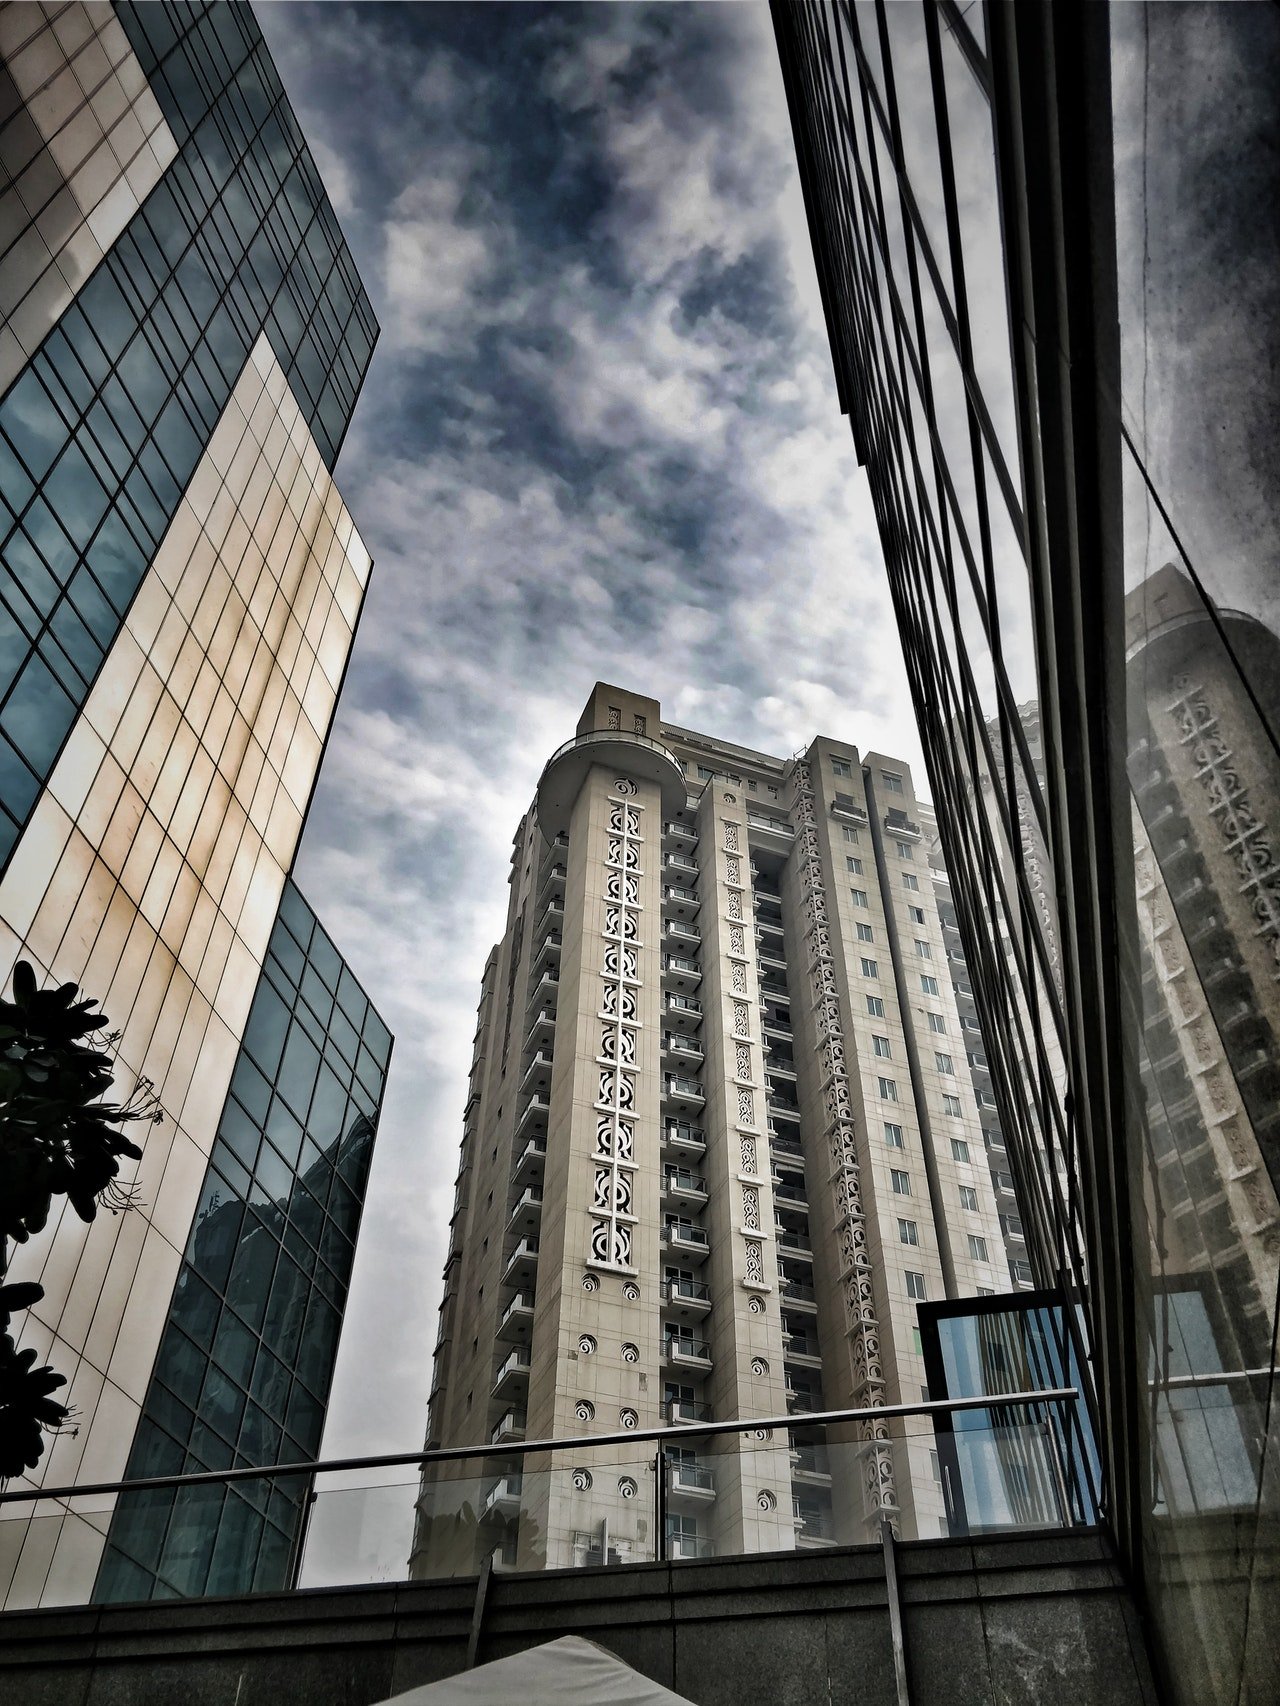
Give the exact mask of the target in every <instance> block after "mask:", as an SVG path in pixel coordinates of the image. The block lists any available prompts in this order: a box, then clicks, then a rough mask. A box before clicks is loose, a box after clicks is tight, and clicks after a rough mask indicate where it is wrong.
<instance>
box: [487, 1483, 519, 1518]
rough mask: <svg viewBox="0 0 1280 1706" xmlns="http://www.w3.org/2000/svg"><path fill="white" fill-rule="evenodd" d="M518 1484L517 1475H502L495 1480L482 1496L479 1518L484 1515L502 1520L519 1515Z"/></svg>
mask: <svg viewBox="0 0 1280 1706" xmlns="http://www.w3.org/2000/svg"><path fill="white" fill-rule="evenodd" d="M520 1485H521V1478H520V1476H519V1475H504V1476H503V1477H502V1478H501V1480H498V1481H495V1482H494V1484H493V1486H492V1487H490V1489H489V1491H488V1492H487V1493H486V1494H485V1496H484V1503H483V1504H482V1505H481V1506H480V1520H481V1521H482V1522H483V1521H484V1519H485V1518H486V1517H500V1518H502V1519H503V1520H504V1521H507V1520H509V1519H510V1518H511V1517H515V1516H519V1515H520Z"/></svg>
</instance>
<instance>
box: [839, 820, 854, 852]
mask: <svg viewBox="0 0 1280 1706" xmlns="http://www.w3.org/2000/svg"><path fill="white" fill-rule="evenodd" d="M840 832H841V834H842V835H843V836H844V838H845V840H846V841H847V842H849V844H850V845H851V846H853V847H856V846H857V845H858V832H857V830H856V829H855V828H854V827H853V825H852V824H851V823H842V824H841V825H840Z"/></svg>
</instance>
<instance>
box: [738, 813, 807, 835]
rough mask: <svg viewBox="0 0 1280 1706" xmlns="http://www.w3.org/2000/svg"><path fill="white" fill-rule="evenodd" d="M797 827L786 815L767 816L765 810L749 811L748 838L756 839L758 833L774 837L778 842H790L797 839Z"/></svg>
mask: <svg viewBox="0 0 1280 1706" xmlns="http://www.w3.org/2000/svg"><path fill="white" fill-rule="evenodd" d="M795 833H796V832H795V827H794V825H793V824H791V823H789V822H788V821H787V819H786V818H785V817H766V816H765V815H764V813H763V812H748V813H747V839H748V840H749V841H751V840H754V839H755V836H756V834H759V835H762V836H766V837H772V838H773V839H774V840H775V841H777V842H789V841H793V840H794V839H795Z"/></svg>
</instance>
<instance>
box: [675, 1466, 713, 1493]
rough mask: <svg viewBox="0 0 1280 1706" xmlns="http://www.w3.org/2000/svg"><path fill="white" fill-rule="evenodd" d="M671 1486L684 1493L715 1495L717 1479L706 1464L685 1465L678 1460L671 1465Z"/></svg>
mask: <svg viewBox="0 0 1280 1706" xmlns="http://www.w3.org/2000/svg"><path fill="white" fill-rule="evenodd" d="M671 1485H672V1486H673V1487H675V1488H677V1489H679V1490H680V1491H682V1492H688V1493H714V1492H715V1490H716V1478H715V1475H714V1474H713V1473H712V1471H711V1470H710V1469H708V1468H707V1466H706V1464H705V1463H685V1462H683V1461H681V1460H679V1459H677V1460H676V1462H674V1463H673V1464H672V1465H671Z"/></svg>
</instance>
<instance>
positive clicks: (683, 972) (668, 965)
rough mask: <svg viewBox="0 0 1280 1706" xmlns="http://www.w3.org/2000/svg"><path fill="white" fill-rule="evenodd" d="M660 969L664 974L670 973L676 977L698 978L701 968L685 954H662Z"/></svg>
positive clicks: (700, 974)
mask: <svg viewBox="0 0 1280 1706" xmlns="http://www.w3.org/2000/svg"><path fill="white" fill-rule="evenodd" d="M662 969H663V971H665V972H671V973H672V974H673V975H674V976H676V977H697V978H700V977H701V976H702V967H701V966H700V965H699V964H698V962H697V960H691V959H689V958H688V956H687V955H685V954H664V955H663V956H662Z"/></svg>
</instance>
